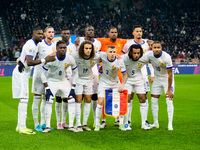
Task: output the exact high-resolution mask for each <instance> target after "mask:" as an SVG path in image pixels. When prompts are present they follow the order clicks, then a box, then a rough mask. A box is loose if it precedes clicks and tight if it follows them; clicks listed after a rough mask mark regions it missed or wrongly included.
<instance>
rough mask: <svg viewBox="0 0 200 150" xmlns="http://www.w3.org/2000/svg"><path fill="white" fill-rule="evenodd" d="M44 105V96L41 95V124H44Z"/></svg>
mask: <svg viewBox="0 0 200 150" xmlns="http://www.w3.org/2000/svg"><path fill="white" fill-rule="evenodd" d="M45 106H46V97H45V96H44V95H42V103H41V105H40V113H41V122H40V124H41V125H43V124H45Z"/></svg>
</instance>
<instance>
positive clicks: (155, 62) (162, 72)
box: [143, 51, 173, 78]
mask: <svg viewBox="0 0 200 150" xmlns="http://www.w3.org/2000/svg"><path fill="white" fill-rule="evenodd" d="M143 57H144V61H146V62H150V63H151V64H152V66H153V68H154V71H155V77H156V76H157V77H166V78H168V73H167V69H169V68H172V67H173V65H172V59H171V56H170V55H169V54H168V53H166V52H164V51H162V52H161V55H160V56H159V57H155V56H154V53H153V51H149V52H147V53H145V54H144V56H143Z"/></svg>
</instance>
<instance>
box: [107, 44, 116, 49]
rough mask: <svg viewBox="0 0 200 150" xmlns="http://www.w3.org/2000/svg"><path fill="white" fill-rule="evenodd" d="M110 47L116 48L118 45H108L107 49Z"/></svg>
mask: <svg viewBox="0 0 200 150" xmlns="http://www.w3.org/2000/svg"><path fill="white" fill-rule="evenodd" d="M109 48H111V49H114V48H116V46H115V45H108V47H107V50H108V49H109Z"/></svg>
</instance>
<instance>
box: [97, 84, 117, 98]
mask: <svg viewBox="0 0 200 150" xmlns="http://www.w3.org/2000/svg"><path fill="white" fill-rule="evenodd" d="M119 86H120V82H119V83H116V84H114V85H108V84H106V83H104V82H100V83H99V87H98V97H105V90H106V89H118V88H119Z"/></svg>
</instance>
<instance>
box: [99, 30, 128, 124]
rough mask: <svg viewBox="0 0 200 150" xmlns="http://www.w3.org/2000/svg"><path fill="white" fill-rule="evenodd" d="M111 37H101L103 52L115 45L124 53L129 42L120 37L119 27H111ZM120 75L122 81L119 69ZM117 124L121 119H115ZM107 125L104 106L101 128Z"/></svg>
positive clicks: (118, 50) (119, 73) (117, 49)
mask: <svg viewBox="0 0 200 150" xmlns="http://www.w3.org/2000/svg"><path fill="white" fill-rule="evenodd" d="M108 35H109V38H99V39H97V40H99V41H100V42H101V45H102V47H101V52H107V48H108V46H109V45H114V46H115V47H116V54H118V55H121V54H124V53H123V51H122V48H123V46H124V44H125V43H126V42H127V40H124V39H119V38H117V37H118V31H117V28H115V27H111V28H110V29H109V32H108ZM118 76H119V79H120V82H122V73H121V72H120V71H119V72H118ZM115 125H119V120H118V119H116V120H115ZM105 126H106V115H105V114H104V107H103V109H102V123H101V125H100V128H104V127H105Z"/></svg>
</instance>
